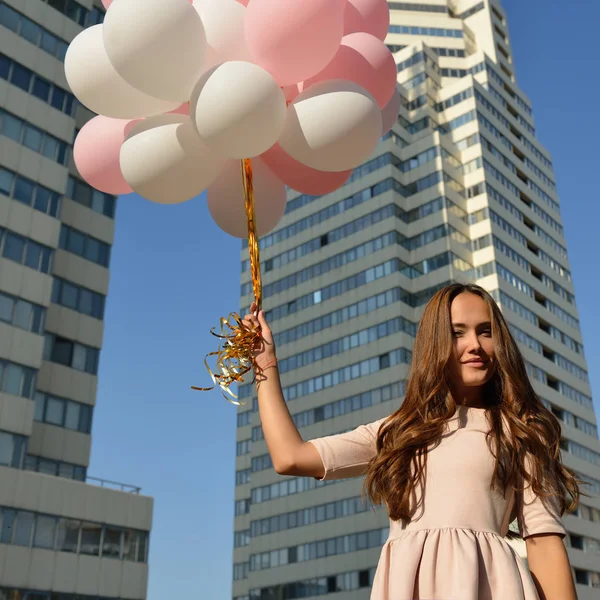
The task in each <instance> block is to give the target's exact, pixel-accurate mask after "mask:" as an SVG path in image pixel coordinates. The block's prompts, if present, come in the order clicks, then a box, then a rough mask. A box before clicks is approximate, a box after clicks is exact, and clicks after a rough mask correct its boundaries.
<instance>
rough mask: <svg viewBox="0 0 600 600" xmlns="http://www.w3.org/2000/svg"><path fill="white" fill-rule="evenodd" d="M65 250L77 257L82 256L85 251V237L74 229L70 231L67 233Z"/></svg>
mask: <svg viewBox="0 0 600 600" xmlns="http://www.w3.org/2000/svg"><path fill="white" fill-rule="evenodd" d="M67 250H69V252H73V253H74V254H78V255H79V256H83V255H84V251H85V235H83V234H82V233H80V232H79V231H76V230H75V229H71V230H70V231H69V241H68V247H67Z"/></svg>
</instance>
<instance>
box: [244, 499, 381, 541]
mask: <svg viewBox="0 0 600 600" xmlns="http://www.w3.org/2000/svg"><path fill="white" fill-rule="evenodd" d="M370 510H373V507H372V506H371V505H369V504H368V503H365V502H364V501H363V498H362V497H361V496H356V497H353V498H344V499H343V500H337V501H335V502H328V503H326V504H319V505H318V506H311V507H309V508H303V509H301V510H295V511H292V512H287V513H282V514H279V515H273V516H270V517H266V518H264V519H258V520H256V521H252V522H251V523H250V535H251V536H252V537H253V538H255V537H258V536H259V535H269V534H271V533H276V532H278V531H286V530H288V529H295V528H296V527H304V526H306V525H314V524H315V523H322V522H323V521H330V520H332V519H341V518H342V517H351V516H353V515H358V514H360V513H364V512H367V511H370Z"/></svg>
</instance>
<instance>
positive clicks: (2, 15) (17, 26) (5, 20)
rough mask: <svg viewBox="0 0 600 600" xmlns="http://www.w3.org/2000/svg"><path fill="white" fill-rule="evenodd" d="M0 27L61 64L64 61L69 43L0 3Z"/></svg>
mask: <svg viewBox="0 0 600 600" xmlns="http://www.w3.org/2000/svg"><path fill="white" fill-rule="evenodd" d="M0 25H3V26H4V27H6V28H7V29H10V30H11V31H14V33H16V34H17V35H18V36H19V37H22V38H23V39H24V40H27V41H28V42H30V43H32V44H33V45H34V46H37V47H38V48H41V49H42V50H43V51H44V52H47V53H48V54H50V55H52V56H54V57H55V58H57V59H58V60H60V61H61V62H64V60H65V54H66V53H67V48H68V47H69V43H68V42H67V41H65V40H63V39H62V38H59V37H57V36H56V35H54V34H53V33H52V32H50V31H48V30H47V29H45V28H44V27H41V26H40V25H38V24H37V23H34V22H33V21H32V20H31V19H28V18H27V17H26V16H25V15H22V14H21V13H19V12H17V11H16V10H14V9H13V8H11V7H10V6H8V5H7V4H6V3H4V2H1V1H0Z"/></svg>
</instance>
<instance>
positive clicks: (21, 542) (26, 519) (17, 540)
mask: <svg viewBox="0 0 600 600" xmlns="http://www.w3.org/2000/svg"><path fill="white" fill-rule="evenodd" d="M34 520H35V516H34V514H33V513H30V512H26V511H24V510H20V511H18V512H17V523H16V525H15V526H14V534H13V544H16V545H17V546H31V534H32V533H33V522H34Z"/></svg>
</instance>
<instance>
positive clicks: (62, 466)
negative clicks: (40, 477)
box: [23, 454, 87, 481]
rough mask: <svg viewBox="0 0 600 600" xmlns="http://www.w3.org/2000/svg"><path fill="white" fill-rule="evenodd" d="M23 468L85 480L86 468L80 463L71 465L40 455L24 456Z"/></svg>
mask: <svg viewBox="0 0 600 600" xmlns="http://www.w3.org/2000/svg"><path fill="white" fill-rule="evenodd" d="M23 468H24V469H25V470H27V471H35V472H37V473H44V474H45V475H53V476H55V477H64V478H65V479H74V480H75V481H85V478H86V475H87V468H86V467H84V466H82V465H73V464H71V463H65V462H61V461H58V460H50V459H48V458H42V457H41V456H34V455H32V454H28V455H27V456H26V457H25V464H24V466H23Z"/></svg>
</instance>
